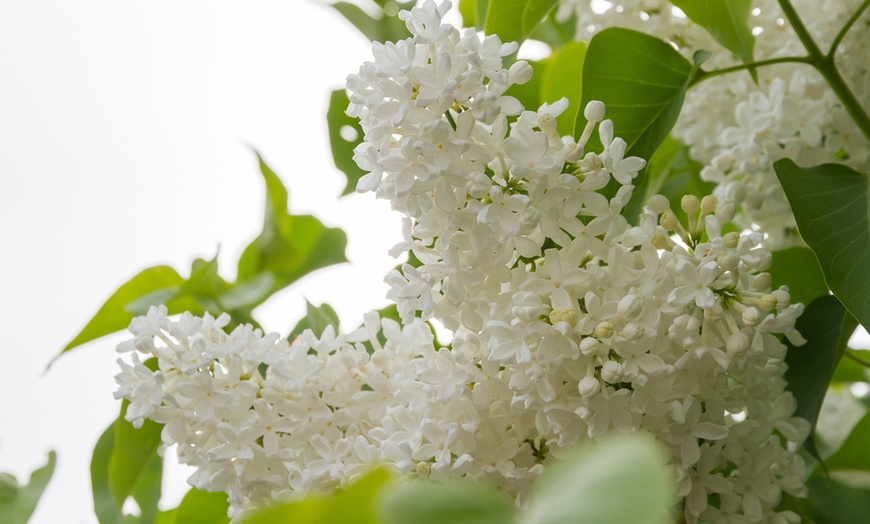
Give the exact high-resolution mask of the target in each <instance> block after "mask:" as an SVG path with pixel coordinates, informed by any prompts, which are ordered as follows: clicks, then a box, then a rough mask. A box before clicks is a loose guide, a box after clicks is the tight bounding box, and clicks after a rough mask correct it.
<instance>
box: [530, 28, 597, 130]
mask: <svg viewBox="0 0 870 524" xmlns="http://www.w3.org/2000/svg"><path fill="white" fill-rule="evenodd" d="M585 57H586V44H585V43H583V42H570V43H568V44H566V45H565V46H564V47H562V48H561V49H557V50H556V51H554V52H553V54H552V55H550V57H549V58H547V60H546V61H547V63H548V65H547V67H546V69H545V70H544V72H543V75H542V76H543V78H542V79H541V99H542V101H544V102H548V103H551V104H552V103H553V102H556V101H558V100H559V99H561V98H562V97H565V98H567V99H568V110H566V111H565V112H564V113H562V114H561V115H559V116H558V117H557V119H556V123H557V129H558V130H559V134H561V135H570V134H571V133H573V131H574V115H575V113H576V108H577V107H579V106H580V99H581V98H582V96H583V60H584V58H585ZM537 107H538V105H535V106H530V108H537Z"/></svg>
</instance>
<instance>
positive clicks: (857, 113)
mask: <svg viewBox="0 0 870 524" xmlns="http://www.w3.org/2000/svg"><path fill="white" fill-rule="evenodd" d="M778 2H779V6H780V7H781V8H782V11H783V13H785V16H786V18H788V21H789V23H791V27H792V29H794V32H795V33H796V34H797V36H798V38H799V39H800V41H801V43H803V45H804V47H805V48H806V49H807V53H808V56H807V58H808V61H809V63H810V64H812V66H813V67H815V68H816V69H817V70H818V71H819V73H821V74H822V76H823V77H824V78H825V80H826V81H827V82H828V85H829V86H831V89H832V90H833V91H834V94H835V95H837V98H839V99H840V102H842V104H843V107H844V108H845V109H846V111H847V112H848V113H849V116H851V117H852V119H853V120H854V121H855V123H856V124H858V128H860V129H861V132H862V133H863V134H864V136H865V137H866V138H867V140H870V116H868V115H867V111H865V110H864V108H863V107H862V106H861V103H860V102H859V101H858V99H857V98H856V97H855V93H853V92H852V90H851V89H849V86H848V85H846V81H845V80H844V79H843V76H842V75H841V74H840V71H839V70H838V69H837V66H836V64H834V58H833V55H831V56H828V55H824V54H822V51H821V49H819V46H818V44H816V41H815V40H813V37H812V35H811V34H810V32H809V30H807V27H806V26H805V25H804V23H803V21H802V20H801V19H800V16H798V14H797V11H795V9H794V7H793V6H792V5H791V2H789V0H778ZM865 3H866V2H865Z"/></svg>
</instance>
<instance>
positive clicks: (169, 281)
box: [61, 266, 184, 354]
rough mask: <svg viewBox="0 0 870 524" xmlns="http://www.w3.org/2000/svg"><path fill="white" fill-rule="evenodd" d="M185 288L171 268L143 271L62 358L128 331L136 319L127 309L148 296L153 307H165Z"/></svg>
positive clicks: (85, 328)
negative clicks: (93, 341)
mask: <svg viewBox="0 0 870 524" xmlns="http://www.w3.org/2000/svg"><path fill="white" fill-rule="evenodd" d="M182 284H184V278H182V277H181V275H179V274H178V272H177V271H175V270H174V269H172V268H171V267H169V266H156V267H152V268H148V269H146V270H144V271H142V272H141V273H139V274H137V275H136V276H134V277H133V278H131V279H130V280H128V281H127V282H126V283H124V284H123V285H122V286H121V287H119V288H118V290H117V291H115V293H114V294H112V296H111V297H109V299H108V300H107V301H106V303H105V304H103V305H102V307H100V309H99V311H97V313H96V314H95V315H94V317H93V318H92V319H91V320H90V322H88V324H87V325H86V326H85V327H84V329H82V331H81V332H80V333H79V334H78V335H76V336H75V338H73V339H72V341H70V343H69V344H67V345H66V347H64V348H63V351H61V354H63V353H65V352H67V351H69V350H70V349H72V348H74V347H76V346H80V345H81V344H84V343H85V342H89V341H91V340H94V339H96V338H99V337H102V336H103V335H108V334H109V333H114V332H115V331H120V330H122V329H127V326H129V325H130V321H131V320H133V316H134V314H133V313H131V312H130V311H129V310H128V309H126V307H127V306H128V304H130V303H133V302H135V301H137V300H141V299H142V298H143V297H146V296H147V297H150V298H149V300H148V301H149V302H150V304H149V305H155V304H162V303H163V302H164V301H165V300H163V299H164V298H165V297H166V296H172V295H174V294H175V292H176V291H177V289H178V287H179V286H181V285H182ZM155 300H156V301H155ZM145 309H146V310H147V307H146V308H145Z"/></svg>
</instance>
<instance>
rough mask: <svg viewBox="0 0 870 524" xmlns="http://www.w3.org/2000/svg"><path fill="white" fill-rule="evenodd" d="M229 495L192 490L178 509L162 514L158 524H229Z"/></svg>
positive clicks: (182, 500)
mask: <svg viewBox="0 0 870 524" xmlns="http://www.w3.org/2000/svg"><path fill="white" fill-rule="evenodd" d="M229 508H230V505H229V503H228V502H227V494H226V493H223V492H219V493H210V492H208V491H200V490H198V489H196V488H191V489H190V490H189V491H188V492H187V494H186V495H185V496H184V498H183V499H181V503H179V505H178V507H177V508H174V509H172V510H170V511H164V512H162V513H161V515H160V517H159V518H158V520H157V524H229V522H230V518H229V517H228V516H227V511H228V510H229Z"/></svg>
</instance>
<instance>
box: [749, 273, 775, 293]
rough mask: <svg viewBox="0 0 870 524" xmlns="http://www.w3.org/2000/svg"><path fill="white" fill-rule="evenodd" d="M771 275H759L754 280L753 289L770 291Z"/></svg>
mask: <svg viewBox="0 0 870 524" xmlns="http://www.w3.org/2000/svg"><path fill="white" fill-rule="evenodd" d="M770 281H771V277H770V273H759V274H757V275H755V278H753V279H752V289H754V290H756V291H765V290H768V289H770Z"/></svg>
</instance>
